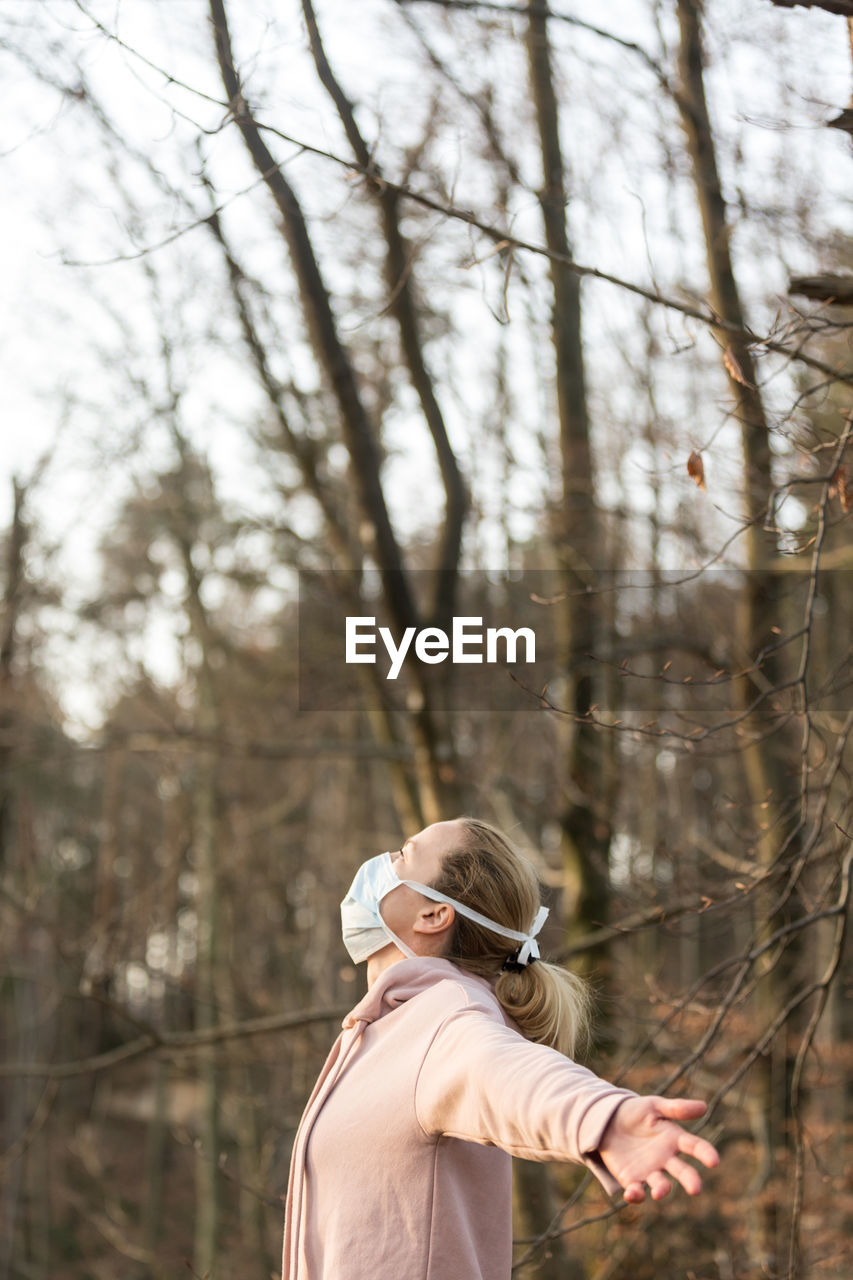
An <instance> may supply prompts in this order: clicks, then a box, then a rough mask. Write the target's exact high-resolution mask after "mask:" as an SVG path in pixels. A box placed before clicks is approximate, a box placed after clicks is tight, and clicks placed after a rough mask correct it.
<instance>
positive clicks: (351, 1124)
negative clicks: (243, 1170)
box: [282, 958, 634, 1280]
mask: <svg viewBox="0 0 853 1280" xmlns="http://www.w3.org/2000/svg"><path fill="white" fill-rule="evenodd" d="M343 1027H344V1029H343V1032H342V1033H341V1035H340V1036H339V1037H338V1040H337V1041H336V1043H335V1045H334V1047H333V1048H332V1051H331V1053H330V1054H329V1057H328V1059H327V1060H326V1064H325V1066H324V1067H323V1070H322V1072H321V1073H320V1078H319V1080H318V1081H317V1084H316V1086H315V1088H314V1092H313V1093H312V1095H311V1097H310V1098H309V1100H308V1105H307V1106H306V1108H305V1114H304V1115H303V1117H302V1122H301V1124H300V1126H299V1130H298V1132H297V1135H296V1141H295V1144H294V1148H293V1160H292V1164H291V1170H290V1183H289V1186H288V1194H287V1208H286V1213H285V1228H284V1260H283V1267H282V1280H508V1277H509V1274H510V1268H511V1261H512V1220H511V1192H512V1183H511V1168H512V1166H511V1161H510V1156H511V1155H515V1156H522V1157H524V1159H527V1160H578V1161H582V1162H583V1163H584V1164H586V1165H587V1166H588V1167H589V1168H590V1169H591V1170H592V1172H593V1173H594V1174H595V1176H596V1177H597V1178H598V1179H599V1181H600V1182H601V1183H602V1184H603V1185H604V1187H605V1188H606V1190H607V1191H608V1192H611V1193H612V1192H615V1191H618V1189H619V1187H618V1183H617V1182H616V1181H615V1179H614V1178H612V1177H611V1175H610V1174H609V1173H608V1172H607V1170H606V1169H605V1167H604V1165H603V1164H602V1163H601V1161H600V1159H599V1158H598V1157H597V1156H596V1155H595V1151H596V1148H597V1147H598V1144H599V1142H600V1140H601V1135H602V1133H603V1132H604V1129H605V1127H606V1125H607V1122H608V1120H609V1119H610V1117H611V1116H612V1114H613V1112H614V1111H615V1110H616V1108H617V1107H618V1105H619V1103H620V1102H622V1101H623V1100H624V1099H625V1098H626V1097H633V1096H634V1095H633V1094H632V1093H630V1092H629V1091H628V1090H627V1089H619V1088H617V1087H616V1086H615V1085H611V1084H608V1083H607V1082H606V1081H605V1080H601V1079H599V1077H598V1076H596V1075H593V1073H592V1072H591V1071H587V1070H586V1068H585V1067H579V1066H578V1065H577V1064H576V1063H574V1062H572V1061H571V1060H570V1059H568V1058H565V1057H563V1055H562V1054H560V1053H557V1052H556V1050H554V1049H549V1048H547V1047H546V1046H544V1045H539V1044H532V1043H531V1042H530V1041H529V1040H525V1039H524V1037H523V1036H522V1035H520V1034H519V1032H518V1030H517V1028H515V1025H514V1024H513V1023H511V1022H510V1020H509V1019H508V1018H507V1017H506V1015H505V1014H504V1013H503V1011H502V1009H501V1007H500V1005H499V1004H498V1002H497V1000H496V999H495V996H494V994H493V993H492V990H491V988H490V986H489V984H488V983H487V982H485V981H484V980H483V979H481V978H476V977H473V976H472V975H471V974H468V973H465V972H464V971H463V970H461V969H459V968H457V967H456V965H454V964H451V963H450V961H448V960H437V959H435V960H433V959H422V958H415V959H413V960H401V961H399V962H398V963H397V964H394V965H392V966H391V967H390V968H388V969H386V970H385V972H384V973H383V974H382V975H381V977H380V978H379V979H378V981H377V982H376V983H374V985H373V986H372V987H371V989H370V990H369V991H368V993H367V995H366V996H365V997H364V999H363V1000H362V1001H361V1002H360V1003H359V1004H357V1005H356V1007H355V1008H354V1009H353V1011H352V1013H350V1014H349V1015H348V1016H347V1018H346V1019H345V1020H344V1024H343Z"/></svg>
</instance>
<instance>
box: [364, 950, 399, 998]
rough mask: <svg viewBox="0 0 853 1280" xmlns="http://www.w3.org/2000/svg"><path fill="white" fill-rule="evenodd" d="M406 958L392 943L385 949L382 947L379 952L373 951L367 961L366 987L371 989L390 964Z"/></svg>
mask: <svg viewBox="0 0 853 1280" xmlns="http://www.w3.org/2000/svg"><path fill="white" fill-rule="evenodd" d="M405 959H406V957H405V956H404V955H403V952H402V951H401V950H400V948H399V947H397V946H395V945H394V943H393V942H389V943H388V945H387V947H383V948H382V950H381V951H374V953H373V955H372V956H368V959H367V985H368V987H372V986H373V984H374V982H375V981H376V979H377V978H378V977H380V975H381V974H383V973H384V972H385V970H386V969H390V967H391V965H392V964H396V963H397V961H398V960H405Z"/></svg>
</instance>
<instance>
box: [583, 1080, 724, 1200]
mask: <svg viewBox="0 0 853 1280" xmlns="http://www.w3.org/2000/svg"><path fill="white" fill-rule="evenodd" d="M704 1112H705V1103H704V1102H701V1101H699V1100H698V1099H696V1098H656V1097H651V1098H626V1099H625V1101H624V1102H622V1103H620V1105H619V1106H618V1107H617V1109H616V1111H615V1112H614V1113H613V1115H612V1116H611V1118H610V1123H609V1124H608V1126H607V1128H606V1129H605V1130H604V1135H603V1137H602V1139H601V1142H600V1144H599V1148H598V1154H599V1155H600V1156H601V1159H602V1160H603V1161H604V1163H605V1165H606V1166H607V1168H608V1169H609V1170H610V1172H611V1173H612V1174H613V1176H614V1178H615V1179H616V1180H617V1182H618V1183H619V1185H620V1186H621V1187H622V1190H623V1192H624V1195H625V1199H626V1200H627V1201H628V1202H629V1203H631V1204H636V1203H638V1202H639V1201H640V1200H644V1199H645V1194H646V1193H645V1190H644V1188H643V1184H644V1183H645V1184H646V1185H647V1186H648V1188H649V1191H650V1193H651V1197H652V1199H653V1200H662V1199H663V1197H664V1196H666V1195H669V1193H670V1191H671V1190H672V1183H671V1182H670V1180H669V1178H668V1177H667V1174H669V1175H671V1177H673V1178H674V1179H675V1180H676V1182H680V1183H681V1185H682V1187H683V1188H684V1190H685V1191H686V1192H687V1194H688V1195H690V1196H695V1195H698V1194H699V1192H700V1191H701V1190H702V1179H701V1178H700V1177H699V1174H698V1172H697V1171H696V1169H694V1168H693V1165H692V1164H688V1163H687V1161H686V1160H682V1159H681V1156H682V1155H689V1156H693V1157H694V1158H695V1159H696V1160H699V1161H701V1163H702V1164H704V1165H705V1166H706V1167H707V1168H708V1169H713V1168H714V1166H715V1165H717V1164H719V1162H720V1157H719V1155H718V1154H717V1151H716V1149H715V1148H714V1147H712V1146H711V1143H710V1142H707V1141H706V1140H705V1139H704V1138H700V1137H698V1136H697V1135H696V1134H695V1133H688V1131H687V1130H686V1129H682V1127H681V1125H680V1124H678V1123H677V1122H678V1121H679V1120H695V1119H696V1118H697V1117H698V1116H701V1115H703V1114H704Z"/></svg>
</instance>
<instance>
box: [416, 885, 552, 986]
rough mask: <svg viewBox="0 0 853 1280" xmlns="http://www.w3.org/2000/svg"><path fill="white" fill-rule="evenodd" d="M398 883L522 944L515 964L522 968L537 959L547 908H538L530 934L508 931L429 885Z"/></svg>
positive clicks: (493, 931) (515, 930) (516, 930)
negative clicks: (538, 938)
mask: <svg viewBox="0 0 853 1280" xmlns="http://www.w3.org/2000/svg"><path fill="white" fill-rule="evenodd" d="M400 883H401V884H407V885H408V886H409V888H410V889H415V890H417V892H418V893H422V894H423V895H424V897H426V898H432V900H433V902H447V903H449V904H450V906H451V907H455V908H456V910H457V911H459V912H461V914H462V915H463V916H466V917H467V918H468V919H469V920H473V921H474V923H475V924H481V925H482V926H483V928H484V929H490V930H491V931H492V933H499V934H500V935H501V936H502V937H504V938H512V939H513V941H514V942H520V943H522V944H523V945H522V946H521V948H520V949H519V953H518V962H517V963H518V964H520V965H522V967H523V966H524V965H525V964H527V963H529V961H530V960H538V959H539V943H538V942H537V941H536V935H537V934H538V933H539V930H540V929H541V928H542V926H543V924H544V923H545V921H546V920H547V919H548V908H547V907H540V908H539V910H538V911H537V912H536V918H535V920H534V921H533V924H532V925H531V926H530V932H529V933H522V932H521V931H520V930H519V929H508V928H507V927H506V925H502V924H498V923H497V921H496V920H490V919H489V917H488V916H484V915H481V914H480V912H479V911H475V910H474V908H473V907H466V906H465V903H464V902H457V901H456V899H455V898H449V897H448V896H447V894H446V893H441V892H440V891H439V890H438V889H433V888H432V886H431V885H428V884H418V882H417V881H416V880H401V881H400Z"/></svg>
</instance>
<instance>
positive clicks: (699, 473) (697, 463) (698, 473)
mask: <svg viewBox="0 0 853 1280" xmlns="http://www.w3.org/2000/svg"><path fill="white" fill-rule="evenodd" d="M687 474H688V475H689V476H690V479H691V480H693V481H694V483H695V484H697V485H698V486H699V488H700V489H704V488H705V464H704V462H703V461H702V455H701V453H699V451H698V450H697V449H694V450H693V452H692V453H691V455H690V457H689V458H688V459H687Z"/></svg>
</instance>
